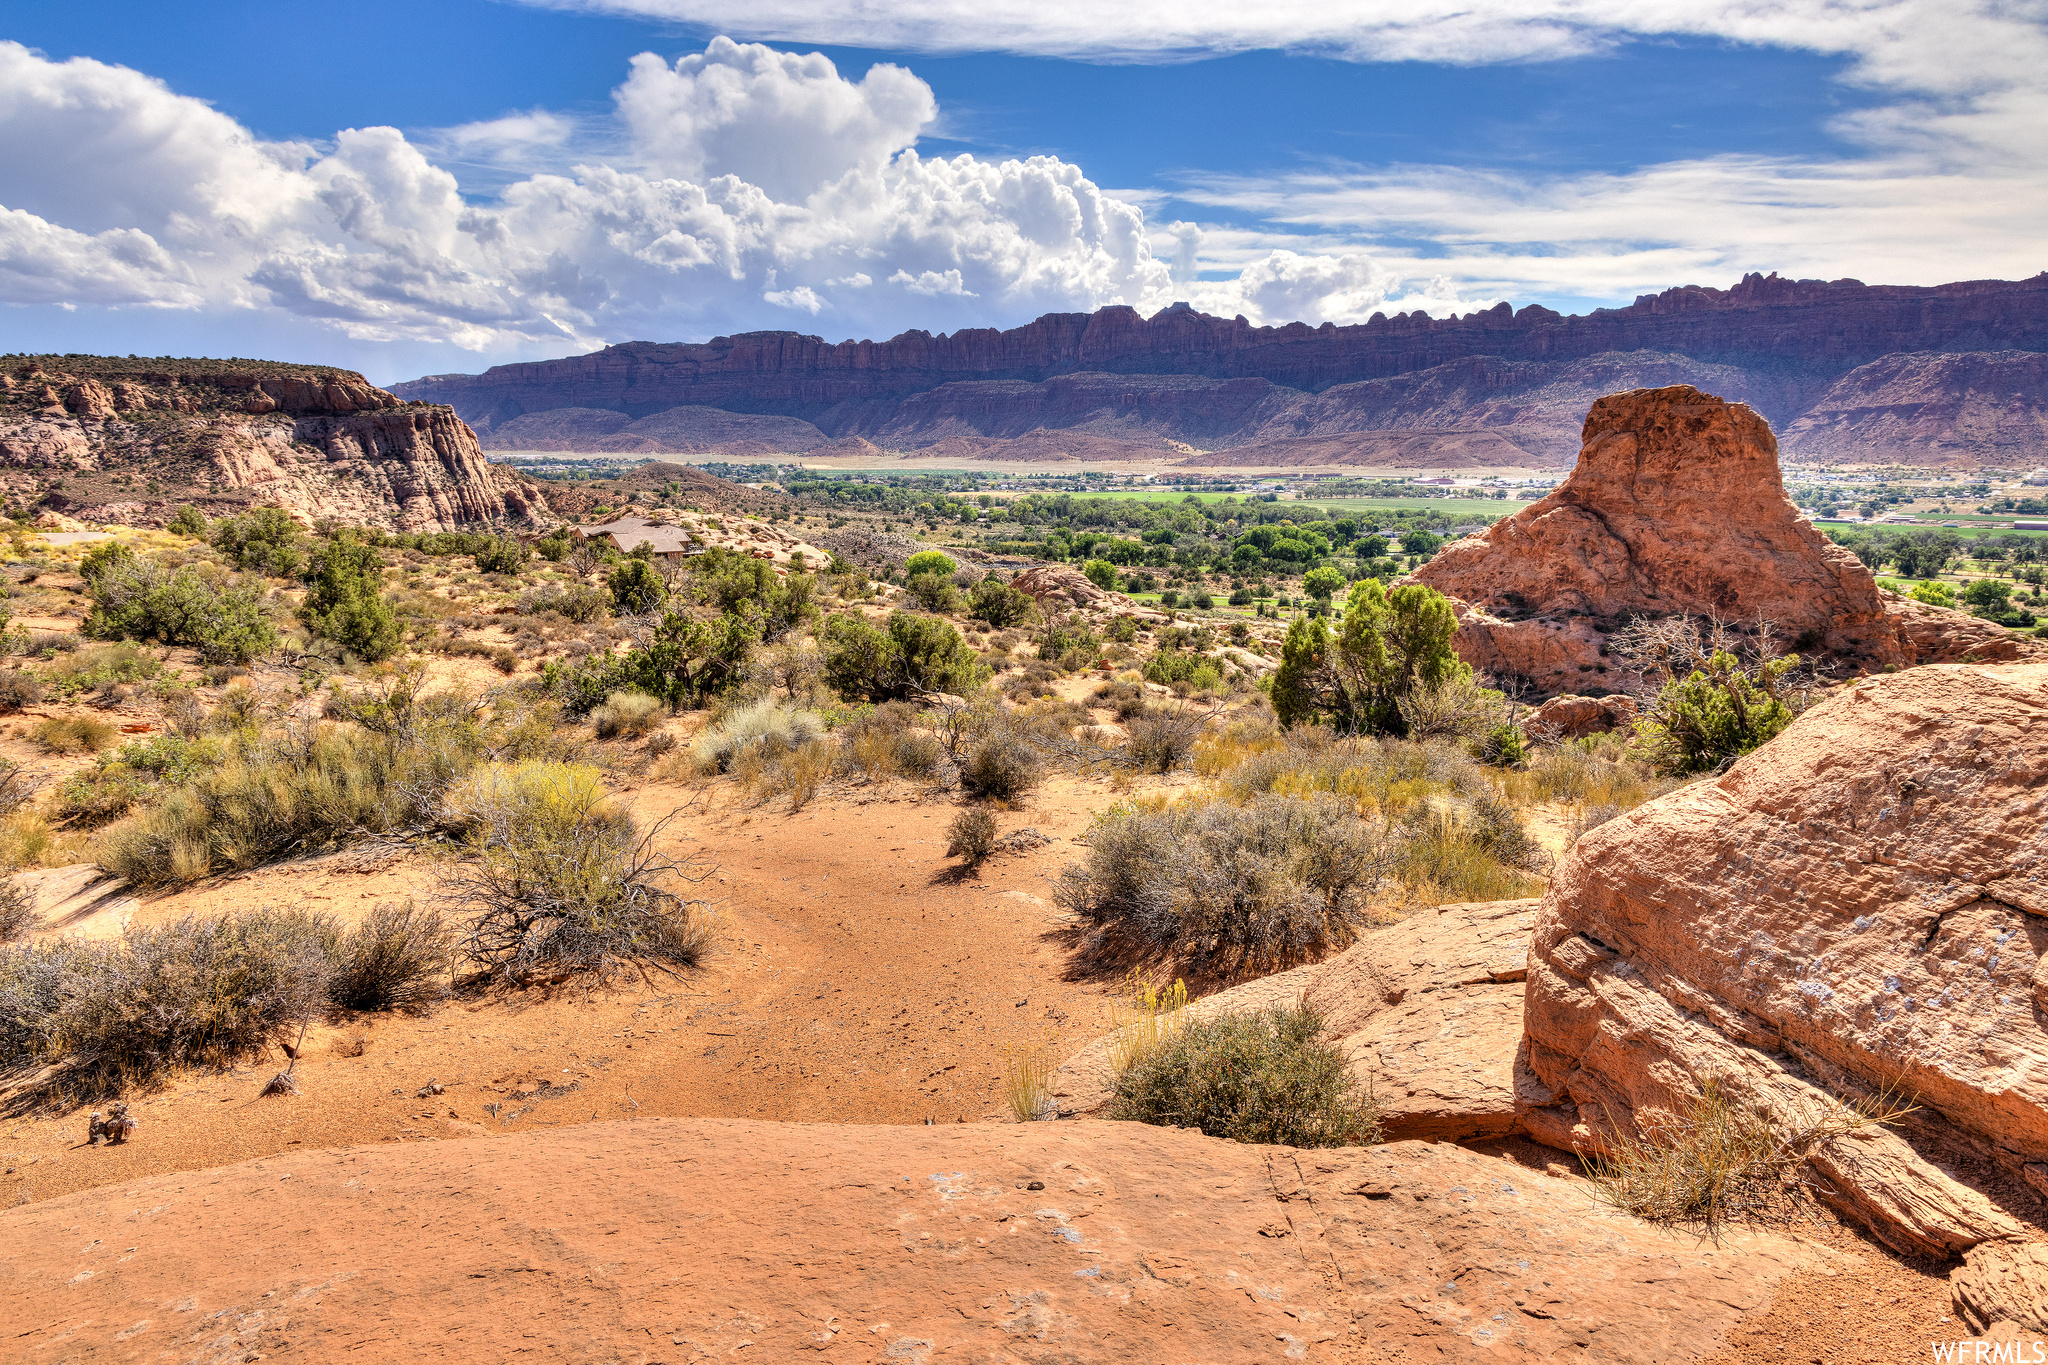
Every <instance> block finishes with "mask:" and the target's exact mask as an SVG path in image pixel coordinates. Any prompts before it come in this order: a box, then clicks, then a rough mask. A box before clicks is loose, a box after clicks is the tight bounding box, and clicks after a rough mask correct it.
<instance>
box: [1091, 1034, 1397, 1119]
mask: <svg viewBox="0 0 2048 1365" xmlns="http://www.w3.org/2000/svg"><path fill="white" fill-rule="evenodd" d="M1378 1109H1379V1107H1378V1105H1377V1103H1376V1102H1375V1100H1374V1099H1373V1097H1372V1096H1371V1095H1370V1093H1368V1092H1366V1091H1364V1090H1363V1089H1362V1088H1361V1087H1360V1085H1359V1083H1358V1081H1357V1079H1356V1078H1355V1077H1353V1076H1352V1075H1351V1073H1350V1071H1349V1070H1347V1069H1346V1067H1345V1065H1344V1054H1343V1052H1342V1050H1341V1049H1340V1048H1338V1047H1337V1046H1335V1045H1334V1044H1332V1043H1330V1042H1328V1041H1326V1040H1325V1039H1324V1037H1323V1017H1322V1015H1321V1014H1320V1013H1319V1012H1318V1011H1317V1010H1316V1009H1315V1008H1314V1007H1312V1006H1310V1005H1308V1004H1306V1003H1302V1004H1296V1005H1289V1006H1272V1007H1270V1008H1267V1009H1263V1010H1257V1011H1249V1012H1245V1013H1232V1014H1218V1015H1214V1016H1212V1017H1210V1018H1207V1019H1194V1018H1190V1019H1185V1020H1183V1021H1181V1022H1180V1023H1179V1024H1178V1025H1177V1026H1176V1027H1174V1028H1173V1029H1172V1030H1171V1031H1169V1032H1168V1033H1167V1034H1166V1036H1165V1037H1164V1038H1162V1039H1161V1040H1160V1041H1159V1042H1158V1043H1156V1044H1155V1045H1154V1046H1152V1047H1149V1048H1147V1049H1145V1050H1144V1051H1143V1053H1142V1054H1141V1055H1139V1056H1138V1057H1137V1059H1136V1060H1135V1061H1134V1062H1133V1063H1132V1064H1131V1065H1130V1066H1128V1067H1126V1068H1124V1069H1123V1070H1122V1071H1121V1072H1120V1073H1119V1074H1117V1076H1116V1077H1115V1078H1114V1080H1113V1081H1112V1082H1111V1085H1110V1102H1109V1110H1108V1117H1110V1118H1112V1119H1125V1120H1136V1121H1137V1122H1139V1123H1155V1124H1162V1125H1171V1126H1173V1127H1176V1128H1198V1129H1200V1130H1201V1131H1202V1132H1204V1133H1206V1134H1208V1135H1209V1136H1210V1137H1217V1138H1229V1139H1230V1140H1232V1141H1234V1142H1258V1143H1274V1144H1283V1145H1286V1146H1289V1147H1344V1146H1353V1145H1361V1144H1367V1143H1373V1142H1377V1141H1379V1138H1380V1124H1379V1112H1378Z"/></svg>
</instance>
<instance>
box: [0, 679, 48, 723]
mask: <svg viewBox="0 0 2048 1365" xmlns="http://www.w3.org/2000/svg"><path fill="white" fill-rule="evenodd" d="M42 699H43V680H42V679H41V678H38V677H37V676H36V675H35V674H33V673H30V672H28V671H27V670H26V669H20V668H9V669H0V715H10V716H11V715H13V714H14V713H15V712H17V711H19V710H21V708H22V707H24V706H34V705H35V704H36V703H38V702H40V701H41V700H42Z"/></svg>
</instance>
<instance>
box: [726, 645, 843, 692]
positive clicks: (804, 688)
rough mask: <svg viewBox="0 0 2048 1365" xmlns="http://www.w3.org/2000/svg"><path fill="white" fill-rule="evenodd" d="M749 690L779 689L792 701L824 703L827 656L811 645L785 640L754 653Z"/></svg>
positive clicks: (770, 690) (750, 669)
mask: <svg viewBox="0 0 2048 1365" xmlns="http://www.w3.org/2000/svg"><path fill="white" fill-rule="evenodd" d="M747 685H748V687H749V688H750V689H752V690H754V691H757V692H761V693H771V692H773V691H775V690H776V689H777V688H780V689H782V693H783V695H784V696H785V697H787V698H788V699H789V700H791V701H803V702H808V703H814V704H822V703H825V702H828V701H830V698H829V697H827V696H826V695H825V656H824V655H823V654H821V653H819V652H818V650H817V649H816V648H814V647H812V646H810V645H802V644H797V643H795V642H793V641H787V640H785V641H784V642H783V643H781V644H778V645H771V646H770V647H769V648H767V649H765V650H762V651H761V652H760V653H759V654H756V655H755V656H754V659H753V662H752V663H751V664H750V665H749V667H748V669H747Z"/></svg>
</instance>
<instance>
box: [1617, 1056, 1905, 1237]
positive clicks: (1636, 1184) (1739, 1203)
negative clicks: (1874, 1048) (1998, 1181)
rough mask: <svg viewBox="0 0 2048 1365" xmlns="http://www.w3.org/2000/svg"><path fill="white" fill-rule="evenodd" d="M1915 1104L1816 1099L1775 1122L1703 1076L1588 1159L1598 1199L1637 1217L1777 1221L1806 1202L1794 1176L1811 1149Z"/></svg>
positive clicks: (1711, 1224) (1711, 1222)
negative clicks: (1694, 1087) (1676, 1103)
mask: <svg viewBox="0 0 2048 1365" xmlns="http://www.w3.org/2000/svg"><path fill="white" fill-rule="evenodd" d="M1916 1107H1917V1106H1915V1105H1912V1104H1906V1103H1900V1102H1898V1101H1897V1100H1896V1099H1895V1097H1893V1096H1892V1095H1890V1094H1888V1093H1887V1094H1880V1095H1879V1096H1877V1097H1876V1098H1874V1099H1871V1100H1867V1101H1861V1102H1858V1103H1854V1104H1847V1103H1844V1102H1842V1101H1841V1100H1838V1099H1835V1098H1833V1097H1828V1098H1827V1099H1824V1100H1816V1101H1814V1102H1812V1103H1810V1104H1809V1105H1807V1106H1806V1109H1805V1111H1804V1112H1802V1113H1799V1114H1796V1115H1794V1116H1792V1120H1791V1122H1789V1123H1777V1124H1774V1123H1773V1122H1772V1121H1771V1119H1770V1117H1769V1116H1768V1115H1766V1114H1764V1113H1763V1112H1761V1111H1759V1110H1757V1109H1753V1108H1749V1107H1745V1106H1744V1105H1742V1104H1740V1103H1739V1102H1738V1101H1737V1100H1736V1099H1735V1098H1734V1097H1733V1096H1731V1095H1730V1094H1728V1093H1727V1091H1726V1090H1724V1089H1723V1088H1722V1086H1721V1083H1720V1082H1719V1081H1717V1080H1714V1079H1711V1078H1709V1079H1708V1080H1707V1081H1706V1082H1705V1083H1703V1084H1702V1085H1701V1087H1700V1093H1699V1094H1697V1095H1695V1096H1691V1097H1689V1098H1687V1099H1686V1100H1685V1101H1684V1102H1683V1104H1682V1106H1681V1107H1680V1109H1679V1111H1678V1112H1677V1113H1676V1114H1660V1115H1658V1116H1656V1117H1655V1118H1654V1119H1652V1120H1650V1121H1649V1122H1647V1123H1645V1124H1644V1125H1643V1132H1642V1133H1641V1135H1639V1136H1633V1137H1623V1138H1620V1139H1618V1140H1616V1141H1615V1142H1614V1143H1613V1144H1611V1147H1610V1150H1609V1152H1608V1154H1607V1155H1606V1156H1604V1157H1596V1158H1594V1159H1593V1161H1592V1168H1593V1179H1594V1183H1595V1188H1596V1191H1597V1193H1598V1194H1599V1196H1600V1197H1601V1198H1602V1199H1604V1200H1606V1201H1607V1202H1608V1203H1610V1204H1612V1205H1613V1206H1614V1207H1616V1208H1618V1209H1621V1210H1623V1211H1624V1212H1627V1213H1632V1214H1634V1215H1635V1216H1636V1217H1638V1218H1643V1219H1647V1220H1649V1221H1651V1222H1658V1223H1691V1224H1703V1225H1705V1226H1706V1227H1707V1228H1709V1229H1713V1228H1716V1227H1718V1226H1720V1225H1721V1224H1724V1223H1727V1222H1730V1221H1735V1220H1749V1221H1762V1220H1772V1219H1776V1218H1780V1217H1782V1216H1783V1214H1784V1213H1785V1212H1787V1211H1788V1210H1789V1209H1790V1208H1792V1207H1793V1206H1794V1205H1795V1204H1796V1202H1797V1201H1798V1200H1799V1199H1800V1198H1801V1196H1802V1195H1803V1194H1804V1189H1803V1186H1802V1182H1801V1181H1800V1173H1801V1172H1802V1171H1803V1170H1804V1169H1805V1167H1806V1163H1807V1160H1808V1158H1809V1157H1811V1156H1812V1154H1813V1151H1814V1149H1815V1148H1816V1147H1819V1146H1820V1145H1821V1144H1823V1143H1825V1142H1828V1141H1830V1140H1832V1139H1834V1138H1838V1137H1842V1136H1845V1135H1847V1134H1849V1133H1853V1132H1855V1131H1857V1130H1858V1129H1861V1128H1869V1127H1874V1126H1877V1125H1883V1124H1892V1123H1896V1122H1898V1120H1899V1119H1901V1118H1903V1117H1904V1116H1905V1115H1907V1114H1909V1113H1911V1112H1912V1111H1913V1109H1914V1108H1916Z"/></svg>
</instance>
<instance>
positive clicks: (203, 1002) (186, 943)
mask: <svg viewBox="0 0 2048 1365" xmlns="http://www.w3.org/2000/svg"><path fill="white" fill-rule="evenodd" d="M335 932H336V931H335V928H334V924H333V922H332V921H331V920H329V919H327V918H326V917H325V916H322V915H315V914H309V913H307V912H304V911H298V910H272V909H267V908H266V909H258V910H246V911H241V912H237V913H234V914H229V915H223V916H220V917H218V918H208V919H199V918H192V917H188V918H186V919H182V920H179V921H176V922H175V923H171V924H159V925H150V926H147V927H131V928H129V929H128V930H127V932H126V933H124V934H123V935H122V936H121V937H120V938H119V939H116V940H113V941H110V942H82V941H79V940H58V941H56V942H51V943H44V944H37V945H34V946H32V947H29V948H26V949H21V950H19V951H18V952H16V953H11V954H7V955H6V961H5V963H4V965H0V1014H14V1015H16V1018H15V1019H14V1020H13V1021H12V1022H0V1038H6V1039H12V1040H13V1045H14V1046H15V1047H16V1048H17V1049H24V1048H26V1049H33V1051H31V1052H29V1053H28V1055H40V1056H41V1057H42V1058H44V1059H46V1060H57V1059H59V1058H61V1059H63V1060H64V1062H65V1068H64V1071H63V1072H62V1073H61V1074H60V1076H59V1077H58V1078H57V1080H56V1082H55V1083H54V1084H53V1085H52V1086H51V1089H52V1090H53V1091H54V1092H56V1093H58V1094H62V1095H66V1096H71V1097H77V1098H86V1097H90V1096H96V1095H108V1094H115V1093H118V1092H121V1091H124V1090H130V1089H136V1088H143V1087H146V1086H148V1085H150V1084H151V1083H153V1082H155V1081H156V1080H157V1079H158V1078H159V1077H160V1076H161V1075H162V1074H163V1073H164V1072H165V1071H167V1070H170V1069H171V1068H174V1067H179V1066H229V1065H233V1064H234V1063H236V1062H240V1061H245V1060H247V1059H249V1058H250V1057H253V1056H255V1055H256V1054H257V1053H259V1052H260V1051H261V1050H262V1049H263V1048H264V1047H265V1046H266V1045H267V1044H268V1043H269V1042H270V1041H271V1040H273V1039H275V1038H279V1037H288V1036H290V1035H291V1034H293V1033H295V1032H296V1031H297V1030H298V1028H299V1027H301V1026H302V1025H303V1024H304V1022H305V1021H306V1020H308V1019H310V1018H312V1017H313V1016H314V1015H315V1014H317V1013H319V1012H320V1011H321V1010H322V1009H324V1008H325V1004H326V996H327V976H328V960H327V954H328V951H329V948H330V945H331V944H332V943H333V941H334V938H335ZM19 1055H20V1054H19V1053H18V1054H17V1059H18V1057H19Z"/></svg>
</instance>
